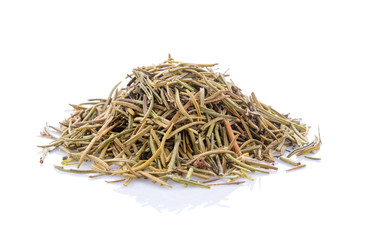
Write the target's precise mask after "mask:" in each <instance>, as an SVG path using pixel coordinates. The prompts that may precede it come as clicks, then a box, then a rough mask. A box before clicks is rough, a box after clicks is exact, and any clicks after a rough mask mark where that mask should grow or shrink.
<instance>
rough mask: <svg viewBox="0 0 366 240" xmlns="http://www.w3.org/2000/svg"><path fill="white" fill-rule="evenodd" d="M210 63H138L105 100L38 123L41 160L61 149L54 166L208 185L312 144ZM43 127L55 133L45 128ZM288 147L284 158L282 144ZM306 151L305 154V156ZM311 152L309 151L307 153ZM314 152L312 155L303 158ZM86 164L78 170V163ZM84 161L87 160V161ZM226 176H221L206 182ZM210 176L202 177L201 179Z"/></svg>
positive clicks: (301, 129)
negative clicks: (53, 122) (44, 141)
mask: <svg viewBox="0 0 366 240" xmlns="http://www.w3.org/2000/svg"><path fill="white" fill-rule="evenodd" d="M215 65H216V64H195V63H185V62H178V61H175V60H173V59H172V58H171V57H170V56H169V59H168V60H167V61H165V62H163V63H161V64H158V65H153V66H147V67H145V66H144V67H139V68H135V69H133V71H132V74H130V75H128V76H127V77H128V78H129V82H128V83H127V85H126V87H124V88H120V89H119V88H118V86H119V84H120V83H118V84H117V85H116V86H115V87H114V88H113V89H112V91H111V92H110V94H109V96H108V97H107V98H105V99H103V98H102V99H100V98H98V99H90V100H89V101H88V102H86V103H81V104H79V105H71V106H72V107H73V109H74V112H73V113H72V114H71V116H70V117H69V118H68V119H66V120H64V121H62V122H60V127H59V128H56V127H48V126H47V125H46V127H45V128H44V130H43V131H42V133H41V135H42V136H43V137H47V138H51V139H53V141H52V142H51V143H50V144H48V145H44V146H39V147H42V148H43V149H44V151H43V156H42V158H41V162H43V160H44V157H45V156H46V154H47V153H48V152H50V151H53V150H55V149H60V150H62V151H64V152H65V153H66V154H67V157H65V158H64V159H63V161H62V162H61V164H62V165H76V168H70V169H69V167H68V168H67V169H66V168H64V167H63V166H55V167H56V169H58V170H60V171H66V172H71V173H79V174H80V173H81V174H94V175H91V176H90V177H98V176H101V175H110V176H115V175H120V176H121V177H122V179H120V180H116V181H107V182H123V185H125V186H127V185H128V184H129V183H131V181H133V180H134V179H139V178H142V179H150V180H151V181H152V182H154V183H159V184H161V185H163V186H167V187H171V185H170V184H169V183H168V181H174V182H177V183H181V184H183V185H185V186H188V185H192V186H197V187H203V188H210V186H215V185H230V184H241V183H243V182H244V181H236V180H237V179H239V178H247V179H249V180H251V181H252V180H253V179H252V177H251V176H250V173H251V172H261V173H267V174H268V173H270V171H275V170H277V167H275V166H274V164H275V157H274V156H277V157H278V155H279V157H280V159H281V160H283V161H285V162H287V163H290V164H293V165H296V166H297V167H296V168H294V169H297V168H300V167H304V166H305V165H299V164H300V162H294V161H293V160H291V159H289V157H291V156H292V155H296V156H301V155H305V154H307V153H311V152H313V151H316V150H318V149H319V148H320V144H321V140H320V137H316V139H315V140H314V141H312V142H309V141H308V140H307V133H308V127H307V126H306V125H305V124H303V123H301V122H300V121H299V120H298V119H292V118H290V117H288V115H283V114H280V113H279V112H277V111H276V110H274V109H273V108H272V107H270V106H268V105H266V104H264V103H262V102H260V101H259V100H258V99H257V97H256V96H255V94H254V93H252V94H251V95H250V96H246V95H244V94H243V93H242V91H241V90H240V89H239V88H238V87H236V86H235V85H234V83H233V82H228V81H226V79H225V77H227V76H228V75H225V74H222V73H218V72H215V71H214V70H213V69H212V67H214V66H215ZM50 128H51V129H52V130H54V131H56V132H57V133H58V134H59V135H58V136H56V135H55V134H54V133H51V130H50ZM288 148H292V149H293V150H291V151H290V153H289V154H288V155H287V157H284V156H283V155H284V153H285V152H286V149H288ZM305 157H307V156H305ZM309 158H311V157H309ZM311 159H315V158H311ZM86 161H89V162H91V163H92V164H91V165H90V169H87V170H80V169H78V168H79V167H80V166H81V165H83V163H84V162H86ZM88 166H89V165H88ZM216 180H226V183H218V184H216V183H214V184H211V183H210V182H213V181H216ZM207 183H210V184H207Z"/></svg>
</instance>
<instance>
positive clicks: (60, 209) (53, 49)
mask: <svg viewBox="0 0 366 240" xmlns="http://www.w3.org/2000/svg"><path fill="white" fill-rule="evenodd" d="M365 12H366V8H365V4H364V1H351V0H348V1H336V0H334V1H321V0H317V1H228V0H226V1H221V2H218V1H91V0H89V1H77V0H73V1H65V0H64V1H37V0H36V1H16V0H14V1H0V82H1V83H0V84H1V87H0V98H1V117H0V121H1V124H0V126H1V130H0V131H1V132H0V134H1V135H0V139H1V140H0V141H1V145H0V149H1V153H0V156H1V165H0V167H1V173H0V184H1V185H0V186H1V189H0V192H1V197H0V221H1V223H0V238H1V239H112V238H113V239H114V238H116V239H117V238H121V239H122V238H123V239H127V238H129V239H185V240H187V239H234V238H235V239H245V238H246V239H269V238H271V239H330V238H334V237H340V238H343V239H345V238H347V239H365V237H366V236H365V232H364V226H365V214H366V211H365V201H366V198H365V183H366V181H365V176H364V174H365V167H366V166H365V161H366V159H365V103H366V101H365V97H364V95H365V86H364V85H363V84H362V83H363V82H364V81H365V77H366V72H365V71H366V70H365V69H366V68H365V66H366V57H365V56H366V47H365V45H366V44H365V43H366V33H365V30H366V15H365ZM168 53H171V54H172V56H173V57H174V58H175V59H176V60H181V61H187V62H198V63H212V62H219V63H220V70H221V71H225V70H226V69H227V68H230V70H229V73H230V74H231V79H233V81H234V82H235V83H236V85H238V86H239V87H240V88H242V90H243V92H244V93H245V94H250V93H251V92H252V91H254V92H255V93H256V95H257V97H258V98H259V99H260V100H261V101H262V102H264V103H268V104H270V105H272V106H273V107H275V108H276V109H278V110H279V111H281V112H283V113H288V112H291V114H292V115H291V116H294V117H302V118H303V120H304V121H305V122H306V123H308V124H309V125H311V126H312V127H313V129H317V127H318V125H320V129H321V136H322V140H323V145H322V149H321V151H320V152H319V155H320V156H321V157H322V158H323V160H322V161H320V162H315V161H311V160H307V161H306V164H307V167H306V168H305V169H301V170H298V171H296V172H295V171H294V172H290V173H286V172H285V171H284V169H285V168H287V166H285V165H279V167H280V170H279V171H278V173H273V174H270V175H269V176H267V175H266V176H264V175H262V174H257V175H255V181H254V182H249V183H246V184H244V185H242V186H220V187H215V188H212V189H210V190H206V189H196V188H183V187H182V186H180V185H176V184H175V185H174V188H173V189H167V188H163V187H160V186H158V185H156V184H155V185H154V184H152V183H151V182H149V181H136V182H132V183H131V184H130V185H129V186H128V187H127V188H126V187H123V186H121V184H108V183H105V181H104V180H105V179H93V180H91V179H88V178H87V177H85V176H75V175H69V174H63V173H60V172H57V171H56V170H54V169H53V164H59V162H60V158H61V156H60V155H57V154H53V155H50V156H49V157H48V158H46V161H45V164H44V165H43V166H41V165H40V164H39V157H40V150H39V149H37V148H36V147H35V146H36V145H37V144H40V143H44V140H43V139H40V138H39V137H38V135H39V132H40V131H41V129H42V127H43V126H44V124H45V123H46V122H48V123H50V124H54V125H57V123H58V122H59V121H61V120H63V119H64V118H66V117H67V116H68V115H69V114H70V112H67V111H65V110H68V109H71V107H69V106H68V104H69V103H76V104H78V103H80V102H83V101H85V100H86V99H89V98H100V97H101V98H104V97H107V95H108V94H109V91H110V89H111V88H112V87H113V86H114V85H115V84H116V83H117V82H118V81H120V80H122V79H124V77H125V76H126V74H127V73H130V72H131V70H132V68H134V67H137V66H142V65H150V64H157V63H160V62H162V61H164V60H166V59H167V56H168Z"/></svg>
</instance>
